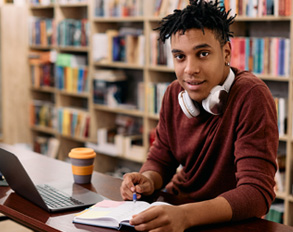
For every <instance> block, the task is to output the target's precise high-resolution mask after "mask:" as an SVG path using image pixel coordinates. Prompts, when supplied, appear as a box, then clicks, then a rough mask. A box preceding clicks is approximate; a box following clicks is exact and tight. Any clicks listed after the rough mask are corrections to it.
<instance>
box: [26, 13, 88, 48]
mask: <svg viewBox="0 0 293 232" xmlns="http://www.w3.org/2000/svg"><path fill="white" fill-rule="evenodd" d="M88 37H89V23H88V20H87V19H81V20H78V19H64V20H62V21H61V22H60V23H59V24H58V25H57V28H56V23H55V20H54V19H52V18H44V17H35V16H32V17H30V18H29V43H30V45H41V46H50V45H55V44H58V45H60V46H77V47H79V46H88V40H89V39H88Z"/></svg>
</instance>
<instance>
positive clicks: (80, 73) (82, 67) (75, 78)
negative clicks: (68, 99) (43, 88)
mask: <svg viewBox="0 0 293 232" xmlns="http://www.w3.org/2000/svg"><path fill="white" fill-rule="evenodd" d="M56 87H57V88H58V89H60V90H65V91H67V92H71V93H86V92H88V91H89V88H88V67H87V65H86V57H85V56H82V55H72V54H63V53H59V54H58V55H57V61H56Z"/></svg>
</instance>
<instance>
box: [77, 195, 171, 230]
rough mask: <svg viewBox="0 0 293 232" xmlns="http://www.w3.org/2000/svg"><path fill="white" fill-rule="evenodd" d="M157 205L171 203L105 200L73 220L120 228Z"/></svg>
mask: <svg viewBox="0 0 293 232" xmlns="http://www.w3.org/2000/svg"><path fill="white" fill-rule="evenodd" d="M155 205H169V204H168V203H165V202H154V203H151V204H150V203H148V202H145V201H136V202H132V201H112V200H103V201H101V202H98V203H97V204H95V205H93V206H92V207H90V208H88V209H85V210H83V211H81V212H80V213H78V214H76V216H75V217H74V219H73V222H74V223H81V224H86V225H92V226H99V227H106V228H113V229H117V230H119V229H120V228H121V227H122V226H132V225H130V223H129V221H130V219H131V218H132V216H133V215H135V214H138V213H140V212H142V211H144V210H146V209H148V208H150V207H151V206H155Z"/></svg>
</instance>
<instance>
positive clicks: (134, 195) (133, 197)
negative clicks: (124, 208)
mask: <svg viewBox="0 0 293 232" xmlns="http://www.w3.org/2000/svg"><path fill="white" fill-rule="evenodd" d="M136 197H137V196H136V192H133V194H132V201H133V203H135V202H136V199H137V198H136Z"/></svg>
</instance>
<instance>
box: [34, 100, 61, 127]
mask: <svg viewBox="0 0 293 232" xmlns="http://www.w3.org/2000/svg"><path fill="white" fill-rule="evenodd" d="M30 124H31V125H32V126H34V125H35V126H43V127H48V128H53V129H55V128H56V125H57V121H56V109H55V106H54V104H53V103H52V102H48V101H41V100H33V101H32V102H31V103H30Z"/></svg>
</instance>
